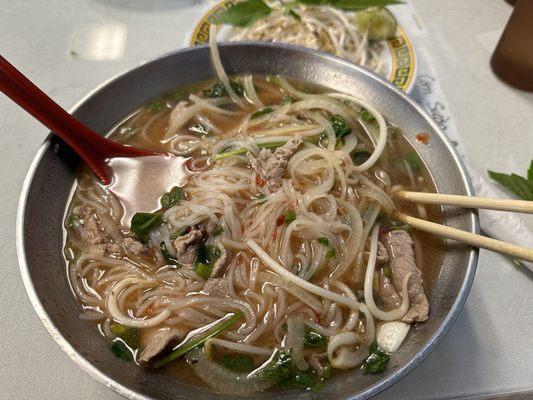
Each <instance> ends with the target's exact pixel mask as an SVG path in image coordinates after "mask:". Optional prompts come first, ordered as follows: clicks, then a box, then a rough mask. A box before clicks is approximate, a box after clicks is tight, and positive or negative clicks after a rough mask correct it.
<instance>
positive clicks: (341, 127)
mask: <svg viewBox="0 0 533 400" xmlns="http://www.w3.org/2000/svg"><path fill="white" fill-rule="evenodd" d="M330 123H331V127H332V128H333V130H334V131H335V136H336V137H337V138H342V137H344V136H346V135H348V134H350V133H352V128H350V126H349V125H348V123H347V122H346V120H345V119H344V118H342V117H341V116H340V115H337V114H335V115H333V116H332V117H331V118H330Z"/></svg>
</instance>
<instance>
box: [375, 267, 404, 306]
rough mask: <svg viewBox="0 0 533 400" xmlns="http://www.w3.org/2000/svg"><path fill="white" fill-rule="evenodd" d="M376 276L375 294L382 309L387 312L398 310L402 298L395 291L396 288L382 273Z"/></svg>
mask: <svg viewBox="0 0 533 400" xmlns="http://www.w3.org/2000/svg"><path fill="white" fill-rule="evenodd" d="M377 275H378V279H377V285H378V286H377V294H378V298H379V300H380V302H381V305H382V307H383V308H384V309H385V310H387V311H389V310H393V309H395V308H398V307H399V306H400V304H401V302H402V298H401V297H400V295H399V294H398V292H397V291H396V288H395V287H394V285H393V284H392V282H391V281H390V279H389V278H387V277H386V276H385V275H384V274H383V272H382V271H379V272H378V274H377Z"/></svg>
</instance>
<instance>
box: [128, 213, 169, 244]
mask: <svg viewBox="0 0 533 400" xmlns="http://www.w3.org/2000/svg"><path fill="white" fill-rule="evenodd" d="M161 222H163V217H162V216H161V213H159V212H153V213H145V212H138V213H135V214H134V215H133V218H132V219H131V231H132V232H133V233H134V234H135V236H137V237H138V238H139V239H140V240H141V241H142V242H143V243H148V240H149V239H150V237H149V236H148V234H149V233H150V231H151V230H152V229H154V228H155V227H156V226H158V225H160V224H161Z"/></svg>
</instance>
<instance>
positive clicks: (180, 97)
mask: <svg viewBox="0 0 533 400" xmlns="http://www.w3.org/2000/svg"><path fill="white" fill-rule="evenodd" d="M171 97H172V98H173V99H174V100H176V101H182V100H185V99H186V98H187V97H189V95H188V94H187V93H185V92H184V91H183V90H177V91H176V92H174V93H172V96H171Z"/></svg>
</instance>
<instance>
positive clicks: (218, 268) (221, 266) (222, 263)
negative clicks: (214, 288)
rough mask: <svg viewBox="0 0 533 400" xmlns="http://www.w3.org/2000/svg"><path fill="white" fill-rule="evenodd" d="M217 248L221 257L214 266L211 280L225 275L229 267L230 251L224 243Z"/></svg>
mask: <svg viewBox="0 0 533 400" xmlns="http://www.w3.org/2000/svg"><path fill="white" fill-rule="evenodd" d="M217 247H218V248H219V250H220V257H218V259H217V260H216V261H215V264H214V265H213V272H212V273H211V278H218V277H220V276H222V275H224V272H225V271H226V266H227V265H228V251H227V250H226V248H225V247H224V245H223V244H222V243H218V244H217Z"/></svg>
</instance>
